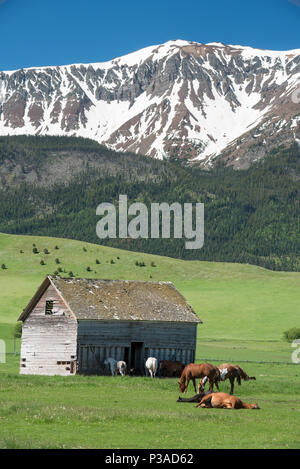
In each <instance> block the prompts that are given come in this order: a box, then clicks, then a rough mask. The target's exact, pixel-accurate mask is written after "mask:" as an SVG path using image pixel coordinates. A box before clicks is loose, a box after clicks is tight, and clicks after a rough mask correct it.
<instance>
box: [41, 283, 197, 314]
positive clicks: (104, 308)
mask: <svg viewBox="0 0 300 469" xmlns="http://www.w3.org/2000/svg"><path fill="white" fill-rule="evenodd" d="M48 278H49V280H50V282H51V283H53V284H54V286H55V287H56V289H57V290H58V291H59V292H60V294H61V296H62V297H63V299H64V300H65V301H66V303H67V304H68V306H69V307H70V309H71V310H72V312H73V313H74V315H75V316H76V318H77V319H78V320H82V319H102V320H122V321H124V320H125V321H170V322H178V321H179V322H194V323H201V322H202V321H201V320H200V319H199V318H198V316H197V315H196V314H195V312H194V311H193V310H192V308H191V306H190V305H189V304H188V303H187V302H186V300H185V299H184V297H183V296H182V295H181V294H180V293H179V291H178V290H177V289H176V288H175V287H174V285H173V284H172V283H170V282H142V281H134V280H98V279H86V278H71V279H69V278H61V277H50V276H49V277H48Z"/></svg>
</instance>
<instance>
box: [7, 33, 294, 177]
mask: <svg viewBox="0 0 300 469" xmlns="http://www.w3.org/2000/svg"><path fill="white" fill-rule="evenodd" d="M299 83H300V49H295V50H292V51H264V50H262V49H253V48H250V47H245V46H233V45H223V44H221V43H208V44H201V43H196V42H193V41H184V40H175V41H168V42H166V43H165V44H161V45H157V46H149V47H146V48H144V49H141V50H139V51H135V52H132V53H130V54H127V55H125V56H122V57H118V58H115V59H112V60H111V61H107V62H95V63H92V64H70V65H65V66H49V67H47V66H46V67H30V68H27V69H20V70H16V71H9V72H0V135H19V134H24V133H26V134H29V135H67V136H80V137H85V138H92V139H94V140H96V141H98V142H99V143H101V144H104V145H106V146H108V147H109V148H111V149H113V150H117V151H122V152H124V151H130V152H134V153H140V154H144V155H148V156H152V157H156V158H160V159H162V158H164V157H167V158H168V157H169V158H172V157H175V158H181V159H187V160H190V161H193V162H196V163H197V164H198V163H200V164H201V165H203V166H206V167H209V166H211V165H213V164H214V163H215V161H217V160H218V159H220V158H221V159H223V160H224V161H225V162H226V164H229V165H232V166H233V167H235V168H236V169H242V168H245V167H249V165H250V164H251V163H252V162H253V161H255V160H256V159H259V158H261V157H262V156H264V155H265V153H266V151H267V150H269V149H271V148H273V147H274V146H278V144H287V145H290V144H291V143H292V142H293V141H295V140H296V139H299V138H300V106H299V104H298V103H295V102H293V100H292V98H291V96H292V93H293V92H295V90H297V88H298V87H299Z"/></svg>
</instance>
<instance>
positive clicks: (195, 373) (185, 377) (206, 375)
mask: <svg viewBox="0 0 300 469" xmlns="http://www.w3.org/2000/svg"><path fill="white" fill-rule="evenodd" d="M196 378H202V381H201V383H200V384H201V389H200V390H203V385H204V384H205V383H206V381H207V380H208V381H209V390H210V391H213V387H214V384H215V385H216V387H217V389H218V391H220V389H219V386H218V381H220V371H219V369H218V368H217V367H216V366H214V365H211V364H210V363H200V364H196V363H190V364H189V365H187V366H186V367H185V368H184V370H183V372H182V374H181V377H180V381H178V384H179V391H180V392H185V393H186V392H187V389H188V385H189V382H190V380H192V381H193V385H194V389H195V392H197V391H196ZM203 382H204V384H203ZM200 384H199V388H200ZM200 390H199V392H200Z"/></svg>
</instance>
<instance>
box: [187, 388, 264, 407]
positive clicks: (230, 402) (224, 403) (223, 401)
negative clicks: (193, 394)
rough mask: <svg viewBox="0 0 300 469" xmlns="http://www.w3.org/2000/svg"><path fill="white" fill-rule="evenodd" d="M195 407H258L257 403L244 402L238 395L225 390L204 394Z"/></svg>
mask: <svg viewBox="0 0 300 469" xmlns="http://www.w3.org/2000/svg"><path fill="white" fill-rule="evenodd" d="M195 407H206V408H211V407H215V408H217V409H259V408H260V407H259V406H258V404H245V402H242V401H241V400H240V399H239V398H238V397H236V396H231V395H230V394H227V393H226V392H216V393H213V394H208V395H207V396H204V397H203V398H202V399H201V401H200V402H199V404H197V405H196V406H195Z"/></svg>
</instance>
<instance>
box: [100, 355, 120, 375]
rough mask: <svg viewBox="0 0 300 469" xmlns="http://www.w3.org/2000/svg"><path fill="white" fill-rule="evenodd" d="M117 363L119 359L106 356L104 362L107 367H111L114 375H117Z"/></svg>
mask: <svg viewBox="0 0 300 469" xmlns="http://www.w3.org/2000/svg"><path fill="white" fill-rule="evenodd" d="M117 363H118V362H117V360H115V359H114V358H106V360H104V362H103V364H104V366H105V367H109V369H110V372H111V375H112V376H115V373H117Z"/></svg>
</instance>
